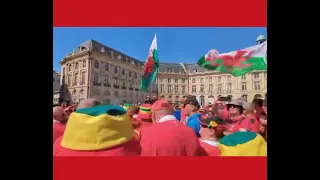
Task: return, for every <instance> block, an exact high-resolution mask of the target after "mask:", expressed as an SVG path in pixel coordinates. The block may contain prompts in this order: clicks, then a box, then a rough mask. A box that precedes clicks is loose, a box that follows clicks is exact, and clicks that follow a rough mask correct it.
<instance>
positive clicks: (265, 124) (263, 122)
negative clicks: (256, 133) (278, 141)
mask: <svg viewBox="0 0 320 180" xmlns="http://www.w3.org/2000/svg"><path fill="white" fill-rule="evenodd" d="M259 122H260V124H261V125H263V126H267V120H265V119H261V118H260V119H259Z"/></svg>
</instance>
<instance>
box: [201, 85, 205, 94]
mask: <svg viewBox="0 0 320 180" xmlns="http://www.w3.org/2000/svg"><path fill="white" fill-rule="evenodd" d="M200 92H201V93H203V92H204V85H200Z"/></svg>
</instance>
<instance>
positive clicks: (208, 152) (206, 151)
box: [199, 139, 220, 156]
mask: <svg viewBox="0 0 320 180" xmlns="http://www.w3.org/2000/svg"><path fill="white" fill-rule="evenodd" d="M199 142H200V146H201V148H202V155H203V156H220V150H219V149H218V142H217V143H216V144H214V145H213V144H209V143H208V142H206V141H202V140H200V139H199Z"/></svg>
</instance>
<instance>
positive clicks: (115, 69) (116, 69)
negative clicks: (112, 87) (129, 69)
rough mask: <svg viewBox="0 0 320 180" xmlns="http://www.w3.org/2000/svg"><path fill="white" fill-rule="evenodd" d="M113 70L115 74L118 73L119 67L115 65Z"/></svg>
mask: <svg viewBox="0 0 320 180" xmlns="http://www.w3.org/2000/svg"><path fill="white" fill-rule="evenodd" d="M113 72H114V73H115V74H117V73H118V67H117V66H115V67H114V68H113Z"/></svg>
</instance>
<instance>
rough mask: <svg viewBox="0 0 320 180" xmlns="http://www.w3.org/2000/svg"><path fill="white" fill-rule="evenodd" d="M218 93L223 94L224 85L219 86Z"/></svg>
mask: <svg viewBox="0 0 320 180" xmlns="http://www.w3.org/2000/svg"><path fill="white" fill-rule="evenodd" d="M218 93H222V84H218Z"/></svg>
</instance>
